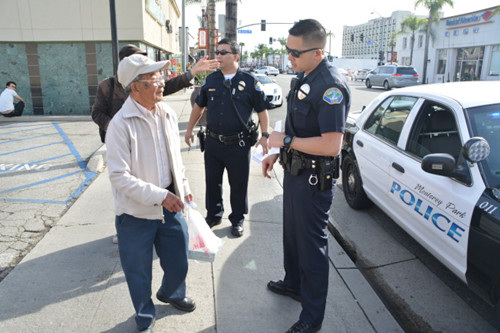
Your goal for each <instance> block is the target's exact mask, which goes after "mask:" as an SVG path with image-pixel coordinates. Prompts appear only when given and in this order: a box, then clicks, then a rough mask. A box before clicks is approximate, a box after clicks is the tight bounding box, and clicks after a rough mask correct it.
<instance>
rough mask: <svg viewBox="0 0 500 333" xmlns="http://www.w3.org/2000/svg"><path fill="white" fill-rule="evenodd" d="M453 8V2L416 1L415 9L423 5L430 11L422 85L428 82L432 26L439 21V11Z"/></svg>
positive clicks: (440, 0)
mask: <svg viewBox="0 0 500 333" xmlns="http://www.w3.org/2000/svg"><path fill="white" fill-rule="evenodd" d="M446 4H447V5H450V6H451V7H453V0H416V1H415V8H416V7H418V6H420V5H422V6H424V7H425V8H427V9H428V10H429V17H428V18H427V32H426V35H425V48H424V67H423V73H422V84H425V83H426V82H425V81H426V80H427V61H428V58H429V39H430V36H431V26H432V23H433V22H434V21H438V20H439V11H440V10H441V8H443V6H444V5H446Z"/></svg>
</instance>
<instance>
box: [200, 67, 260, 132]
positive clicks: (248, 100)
mask: <svg viewBox="0 0 500 333" xmlns="http://www.w3.org/2000/svg"><path fill="white" fill-rule="evenodd" d="M230 81H231V87H230V88H227V87H226V86H224V75H223V74H222V71H220V70H218V71H216V72H214V73H212V74H210V75H209V76H207V79H206V82H205V84H204V85H203V86H202V87H201V90H200V94H199V95H198V96H197V97H196V99H195V102H196V104H198V105H199V106H200V107H206V108H207V110H206V112H207V127H208V129H209V130H210V131H212V132H214V133H217V134H222V135H233V134H236V133H239V132H241V131H242V130H243V129H244V126H243V124H242V123H241V121H240V119H239V118H238V116H237V115H236V112H235V110H234V107H233V104H232V101H231V98H232V99H233V100H234V102H235V104H236V107H237V108H238V112H239V114H240V115H241V118H242V119H243V121H244V122H245V123H247V122H248V121H249V120H250V117H251V114H252V110H255V111H256V112H262V111H264V110H266V109H267V101H266V99H265V95H264V92H263V88H262V86H261V84H260V82H259V81H258V80H257V79H256V78H255V76H253V75H252V74H250V73H247V72H244V71H241V70H240V69H238V71H237V72H236V74H235V76H234V77H233V78H232V79H231V80H230Z"/></svg>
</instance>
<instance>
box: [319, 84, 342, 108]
mask: <svg viewBox="0 0 500 333" xmlns="http://www.w3.org/2000/svg"><path fill="white" fill-rule="evenodd" d="M343 99H344V95H342V92H341V91H340V89H339V88H328V89H327V90H326V91H325V93H324V94H323V100H324V101H325V102H327V103H328V104H330V105H333V104H340V103H341V102H342V100H343Z"/></svg>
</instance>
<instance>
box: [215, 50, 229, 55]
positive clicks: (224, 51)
mask: <svg viewBox="0 0 500 333" xmlns="http://www.w3.org/2000/svg"><path fill="white" fill-rule="evenodd" d="M228 53H231V54H234V53H233V52H230V51H226V50H221V51H219V50H217V51H215V54H216V55H219V54H222V55H226V54H228Z"/></svg>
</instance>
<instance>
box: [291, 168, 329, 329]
mask: <svg viewBox="0 0 500 333" xmlns="http://www.w3.org/2000/svg"><path fill="white" fill-rule="evenodd" d="M310 175H311V170H310V169H309V170H303V171H302V172H301V173H300V174H299V175H298V176H292V175H291V174H290V173H289V172H287V171H285V172H284V179H283V253H284V268H285V279H284V283H285V285H286V286H288V287H289V288H292V289H294V290H297V291H300V295H301V298H302V312H301V313H300V319H301V320H302V321H305V322H307V323H310V324H313V325H317V324H320V323H322V322H323V318H324V315H325V306H326V296H327V292H328V273H329V268H330V267H329V261H328V238H327V237H328V236H327V235H328V229H327V228H328V212H329V210H330V206H331V205H332V201H333V193H334V190H335V186H333V187H332V189H330V190H325V191H320V190H319V184H317V185H310V184H309V176H310Z"/></svg>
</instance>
